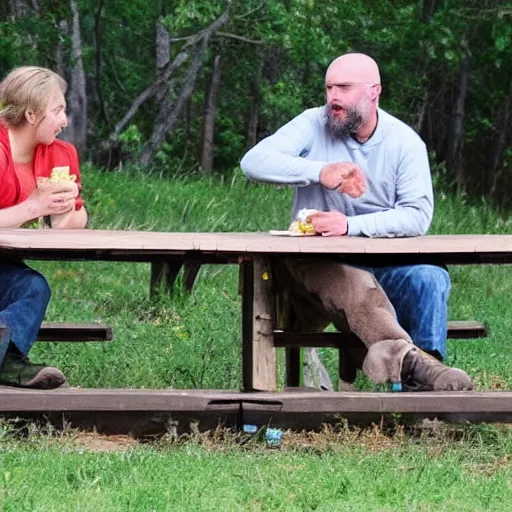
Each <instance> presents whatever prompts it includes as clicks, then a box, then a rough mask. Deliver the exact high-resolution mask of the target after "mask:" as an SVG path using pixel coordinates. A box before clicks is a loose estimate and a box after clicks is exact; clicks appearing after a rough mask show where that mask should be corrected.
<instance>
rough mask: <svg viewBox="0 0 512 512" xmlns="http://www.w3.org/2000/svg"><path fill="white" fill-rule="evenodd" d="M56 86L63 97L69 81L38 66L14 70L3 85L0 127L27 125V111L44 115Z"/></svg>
mask: <svg viewBox="0 0 512 512" xmlns="http://www.w3.org/2000/svg"><path fill="white" fill-rule="evenodd" d="M55 86H58V87H59V88H60V90H61V91H62V94H65V93H66V89H67V87H68V86H67V83H66V81H65V80H64V79H63V78H62V77H61V76H59V75H58V74H57V73H55V72H53V71H51V70H50V69H46V68H40V67H36V66H23V67H20V68H16V69H13V70H12V71H11V72H10V73H9V74H8V75H7V76H6V77H5V78H4V79H3V80H2V82H0V123H3V124H5V125H7V126H19V125H21V124H23V123H24V122H25V112H26V111H27V110H28V109H31V110H33V111H34V112H35V113H36V114H40V113H41V112H43V111H44V109H45V108H46V106H47V105H48V100H49V95H50V93H51V91H52V90H53V88H54V87H55Z"/></svg>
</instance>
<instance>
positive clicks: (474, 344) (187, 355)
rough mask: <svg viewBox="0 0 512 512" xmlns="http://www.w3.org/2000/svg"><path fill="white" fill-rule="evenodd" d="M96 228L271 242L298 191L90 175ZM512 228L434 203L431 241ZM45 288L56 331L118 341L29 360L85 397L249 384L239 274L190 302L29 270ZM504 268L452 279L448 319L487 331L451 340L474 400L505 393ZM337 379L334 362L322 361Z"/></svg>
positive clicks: (98, 268) (456, 205)
mask: <svg viewBox="0 0 512 512" xmlns="http://www.w3.org/2000/svg"><path fill="white" fill-rule="evenodd" d="M84 190H85V199H86V204H87V207H88V210H89V213H90V227H91V228H95V229H133V230H156V231H189V232H192V231H219V232H220V231H267V230H269V229H276V228H277V229H279V228H285V227H286V226H287V225H288V222H289V217H290V208H291V198H292V190H291V189H290V188H277V187H273V186H268V185H259V184H254V183H250V182H248V181H247V180H246V179H245V178H244V177H243V176H242V175H241V174H240V173H239V172H238V173H237V172H235V173H234V174H233V176H232V178H230V179H229V180H225V181H220V180H218V179H209V180H204V179H202V180H200V179H195V178H190V177H189V178H186V179H175V180H173V181H169V180H166V179H163V178H161V177H158V176H152V177H151V176H150V177H147V176H142V175H139V174H137V173H133V172H132V173H129V172H127V173H104V172H101V171H98V170H95V169H93V168H87V169H86V170H85V171H84ZM510 231H511V221H510V219H502V218H500V217H499V216H498V215H497V214H496V213H495V212H494V211H493V209H492V208H491V207H490V205H488V204H486V203H484V202H482V204H479V205H469V204H465V201H464V198H463V197H461V196H459V197H457V196H448V195H444V194H443V193H438V194H437V203H436V214H435V218H434V221H433V225H432V229H431V233H507V232H510ZM33 266H34V267H36V268H38V269H39V270H41V271H42V272H43V273H44V274H45V275H46V276H47V277H48V279H49V281H50V283H51V286H52V289H53V299H52V302H51V305H50V308H49V311H48V316H47V319H48V320H53V321H84V322H85V321H102V322H106V323H109V324H111V325H112V326H113V328H114V333H115V339H114V341H113V342H111V343H103V344H94V343H86V344H64V343H39V344H37V346H36V347H35V348H34V350H33V358H35V359H41V360H45V361H46V362H51V363H52V364H55V365H57V366H58V367H61V368H62V369H63V370H64V371H65V373H66V374H67V376H68V378H69V381H70V383H71V385H80V386H84V387H138V388H159V387H162V388H165V387H171V388H196V387H197V388H217V389H222V388H224V389H238V388H239V387H240V383H241V375H240V371H241V370H240V369H241V343H240V340H241V333H240V297H239V295H238V269H237V268H236V266H214V265H209V266H204V267H203V269H202V270H201V274H200V277H199V279H198V282H197V284H196V287H195V289H194V291H193V293H192V294H191V295H190V296H187V295H185V294H184V293H183V292H182V290H181V288H180V284H179V283H178V286H177V290H176V293H175V294H174V296H173V297H172V298H171V297H168V296H167V295H166V294H165V293H161V294H160V295H159V296H158V297H156V298H153V299H150V298H149V294H148V290H149V274H150V267H149V264H141V263H113V262H33ZM510 272H511V269H510V268H509V267H508V266H497V265H496V266H488V265H486V266H471V267H468V266H460V267H452V268H451V269H450V273H451V277H452V282H453V286H452V293H451V298H450V309H449V316H450V319H453V320H468V319H475V320H479V321H482V322H485V323H487V324H488V326H489V333H490V335H489V337H488V338H487V339H482V340H471V341H464V340H457V341H455V340H451V341H449V358H448V363H449V364H455V365H457V366H459V367H461V368H464V369H465V370H466V371H468V372H469V373H470V374H471V375H472V376H473V378H474V379H475V383H476V385H477V388H478V389H482V390H484V389H505V388H506V389H508V388H510V384H511V383H512V357H507V354H510V355H512V351H511V348H510V343H509V332H511V331H512V319H511V317H510V315H509V314H508V309H509V304H510V299H511V298H512V281H511V279H510ZM323 356H324V359H325V360H326V361H327V363H328V366H329V370H330V372H331V373H332V375H333V377H334V376H335V374H336V356H335V353H334V352H333V351H331V350H329V349H325V350H324V351H323Z"/></svg>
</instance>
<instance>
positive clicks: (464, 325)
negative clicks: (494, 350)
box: [448, 320, 487, 339]
mask: <svg viewBox="0 0 512 512" xmlns="http://www.w3.org/2000/svg"><path fill="white" fill-rule="evenodd" d="M486 337H487V327H486V326H485V325H484V324H482V323H480V322H476V321H475V320H450V321H449V322H448V338H458V339H464V338H486Z"/></svg>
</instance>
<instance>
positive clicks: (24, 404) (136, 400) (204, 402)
mask: <svg viewBox="0 0 512 512" xmlns="http://www.w3.org/2000/svg"><path fill="white" fill-rule="evenodd" d="M240 395H241V394H240V393H233V392H219V391H208V390H201V391H200V392H197V391H179V390H178V391H177V390H172V391H171V390H139V389H72V388H59V389H54V390H51V391H42V390H28V389H19V388H14V387H7V386H0V412H21V411H24V412H37V411H46V412H50V411H52V412H65V411H120V412H126V411H141V412H150V411H176V412H194V411H207V410H225V408H226V406H227V405H229V404H230V403H234V404H236V403H238V402H237V399H238V398H239V397H240Z"/></svg>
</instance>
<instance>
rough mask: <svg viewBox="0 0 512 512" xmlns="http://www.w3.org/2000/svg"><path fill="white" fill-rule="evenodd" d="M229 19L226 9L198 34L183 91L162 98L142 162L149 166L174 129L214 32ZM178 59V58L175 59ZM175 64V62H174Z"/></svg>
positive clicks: (144, 149) (143, 150)
mask: <svg viewBox="0 0 512 512" xmlns="http://www.w3.org/2000/svg"><path fill="white" fill-rule="evenodd" d="M228 19H229V9H226V10H225V11H224V12H223V13H222V14H221V16H219V18H217V19H216V20H215V21H214V22H213V23H212V24H211V25H210V26H209V27H208V28H206V29H205V30H203V31H202V32H201V33H200V35H198V36H197V37H198V40H199V43H198V44H197V47H196V52H195V55H194V58H193V60H192V62H191V64H190V67H189V69H188V71H187V74H186V76H185V78H184V80H183V85H182V88H181V91H180V92H179V94H178V97H177V98H176V100H175V101H174V102H173V103H171V101H170V100H169V98H168V97H165V98H164V99H163V100H162V103H161V105H160V110H159V112H158V116H157V118H156V121H155V125H154V129H153V134H152V135H151V137H150V139H149V140H148V141H147V142H146V144H145V145H144V147H143V148H142V152H141V154H140V164H141V166H142V167H147V166H149V165H150V163H151V162H152V161H153V158H154V156H155V153H156V152H157V151H158V149H159V148H160V146H161V145H162V143H163V142H164V140H165V137H166V136H167V135H168V134H169V133H170V132H171V131H172V129H173V128H174V125H175V124H176V120H177V119H178V117H179V115H180V113H181V111H182V109H183V106H184V105H185V103H186V102H187V100H188V99H189V98H190V96H191V95H192V93H193V91H194V87H195V83H196V79H197V75H198V73H199V70H200V69H201V68H202V66H203V59H204V55H205V54H206V50H207V48H208V43H209V41H210V37H211V36H212V34H213V33H214V32H215V31H216V30H218V29H219V27H221V26H222V25H223V24H224V23H226V22H227V21H228ZM175 60H176V59H175ZM173 64H174V62H173Z"/></svg>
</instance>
